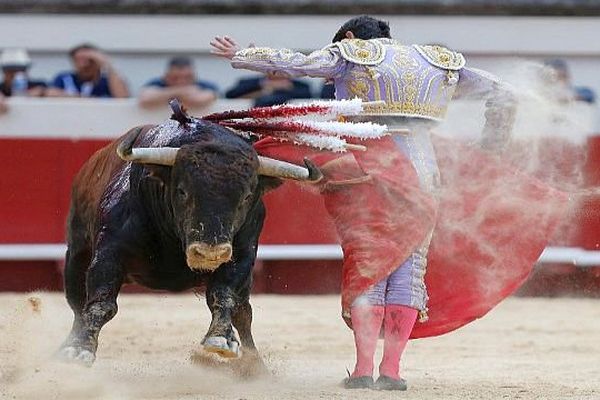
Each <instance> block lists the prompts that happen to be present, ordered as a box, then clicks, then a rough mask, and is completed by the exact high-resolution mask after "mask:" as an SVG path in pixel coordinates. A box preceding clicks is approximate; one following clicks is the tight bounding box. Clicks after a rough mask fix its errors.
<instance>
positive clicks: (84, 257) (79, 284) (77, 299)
mask: <svg viewBox="0 0 600 400" xmlns="http://www.w3.org/2000/svg"><path fill="white" fill-rule="evenodd" d="M91 258H92V257H91V252H90V250H89V249H88V248H87V247H84V246H80V245H78V244H76V243H73V244H69V249H68V250H67V256H66V263H65V272H64V279H65V281H64V283H65V296H66V298H67V302H68V303H69V306H70V307H71V310H73V314H74V319H73V327H72V329H71V335H73V332H76V331H78V330H79V329H80V327H81V322H82V320H81V318H82V312H83V306H84V305H85V299H86V288H85V273H86V270H87V268H88V266H89V265H90V261H91ZM71 335H69V336H71Z"/></svg>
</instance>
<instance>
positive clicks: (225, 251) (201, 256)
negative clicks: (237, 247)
mask: <svg viewBox="0 0 600 400" xmlns="http://www.w3.org/2000/svg"><path fill="white" fill-rule="evenodd" d="M232 254H233V249H232V247H231V244H230V243H224V244H217V245H209V244H206V243H200V242H194V243H192V244H190V245H189V246H188V247H187V249H186V251H185V255H186V259H187V264H188V267H190V268H191V269H194V270H209V271H213V270H215V269H217V268H218V267H219V266H220V265H221V264H223V263H226V262H228V261H229V260H231V256H232Z"/></svg>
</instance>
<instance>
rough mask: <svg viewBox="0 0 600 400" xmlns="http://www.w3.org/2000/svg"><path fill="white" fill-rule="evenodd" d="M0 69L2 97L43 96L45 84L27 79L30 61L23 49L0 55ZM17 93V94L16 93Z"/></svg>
mask: <svg viewBox="0 0 600 400" xmlns="http://www.w3.org/2000/svg"><path fill="white" fill-rule="evenodd" d="M0 67H1V68H2V75H3V79H2V81H1V82H0V92H1V95H2V97H10V96H33V97H40V96H43V95H44V93H45V91H46V83H45V82H44V81H41V80H34V79H29V76H28V70H29V67H31V59H30V58H29V55H28V54H27V51H26V50H24V49H6V50H4V51H3V52H2V54H0ZM17 92H18V93H17Z"/></svg>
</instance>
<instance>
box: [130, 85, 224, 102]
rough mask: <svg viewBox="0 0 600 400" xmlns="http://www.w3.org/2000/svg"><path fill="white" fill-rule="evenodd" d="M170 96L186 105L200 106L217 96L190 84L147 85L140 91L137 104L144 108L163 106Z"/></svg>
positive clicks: (212, 92) (210, 91)
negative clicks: (162, 86)
mask: <svg viewBox="0 0 600 400" xmlns="http://www.w3.org/2000/svg"><path fill="white" fill-rule="evenodd" d="M172 98H177V99H179V100H180V101H181V102H182V103H183V104H184V105H185V106H186V107H189V108H201V107H205V106H208V105H209V104H211V103H212V102H213V101H215V99H216V98H217V95H216V93H215V92H214V91H212V90H205V89H201V88H199V87H197V86H196V85H192V86H180V87H166V88H161V87H157V86H147V87H145V88H143V89H142V90H141V91H140V95H139V98H138V101H139V104H140V106H141V107H144V108H154V107H159V106H164V105H166V104H167V103H168V101H169V100H170V99H172Z"/></svg>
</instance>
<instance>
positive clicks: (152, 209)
mask: <svg viewBox="0 0 600 400" xmlns="http://www.w3.org/2000/svg"><path fill="white" fill-rule="evenodd" d="M146 186H147V187H144V188H142V190H141V192H140V196H141V199H142V201H141V202H140V203H141V204H140V205H141V207H142V208H143V209H144V213H145V214H146V221H147V224H148V225H150V226H149V228H150V229H152V230H153V231H154V232H155V233H156V235H157V236H158V239H159V240H160V241H168V242H171V241H173V242H177V241H179V239H178V236H177V229H176V227H175V223H174V218H173V208H172V205H171V199H170V196H169V194H168V191H167V190H164V186H162V187H156V185H146Z"/></svg>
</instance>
